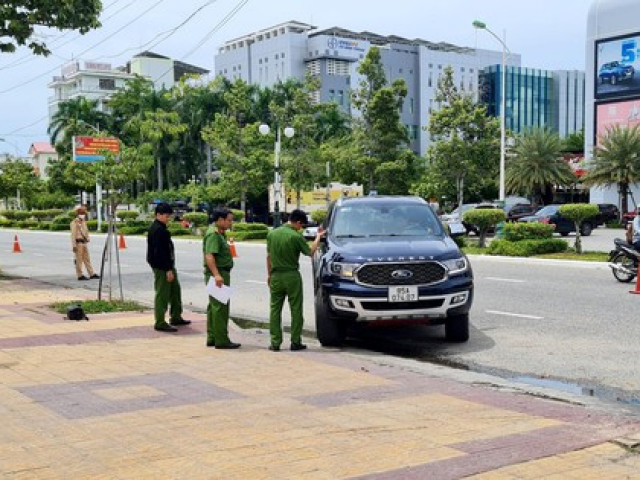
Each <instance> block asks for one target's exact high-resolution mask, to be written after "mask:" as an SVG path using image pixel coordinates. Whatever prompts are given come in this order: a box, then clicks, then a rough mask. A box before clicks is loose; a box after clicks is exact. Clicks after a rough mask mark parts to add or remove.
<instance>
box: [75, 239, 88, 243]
mask: <svg viewBox="0 0 640 480" xmlns="http://www.w3.org/2000/svg"><path fill="white" fill-rule="evenodd" d="M76 243H87V241H86V240H83V239H76Z"/></svg>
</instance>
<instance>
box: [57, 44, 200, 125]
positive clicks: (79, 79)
mask: <svg viewBox="0 0 640 480" xmlns="http://www.w3.org/2000/svg"><path fill="white" fill-rule="evenodd" d="M188 73H189V74H196V75H206V74H207V73H209V71H208V70H205V69H204V68H200V67H196V66H194V65H189V64H187V63H183V62H179V61H175V60H172V59H171V58H169V57H165V56H162V55H158V54H157V53H153V52H142V53H139V54H138V55H135V56H134V57H133V58H132V59H131V60H130V61H129V62H128V63H127V65H126V66H124V67H117V68H113V67H112V65H111V64H110V63H101V62H90V61H80V60H76V61H73V62H71V63H69V64H67V65H65V66H63V67H62V69H61V71H60V75H59V76H55V77H53V80H52V81H51V82H50V83H49V88H51V89H53V95H52V96H51V97H49V121H51V118H52V117H53V115H55V113H56V112H57V111H58V106H59V104H60V103H61V102H64V101H67V100H72V99H75V98H79V97H84V98H86V99H89V100H97V101H98V108H99V109H100V110H101V111H108V103H109V98H110V97H111V95H112V94H113V93H114V92H116V91H117V90H119V89H121V88H124V86H125V82H126V81H127V80H129V79H133V78H134V77H135V75H140V76H143V77H145V78H148V79H149V80H151V81H152V82H153V84H154V88H155V89H156V90H161V89H163V88H166V89H170V88H171V87H173V85H175V83H176V82H178V81H179V80H180V78H182V77H183V76H184V75H185V74H188Z"/></svg>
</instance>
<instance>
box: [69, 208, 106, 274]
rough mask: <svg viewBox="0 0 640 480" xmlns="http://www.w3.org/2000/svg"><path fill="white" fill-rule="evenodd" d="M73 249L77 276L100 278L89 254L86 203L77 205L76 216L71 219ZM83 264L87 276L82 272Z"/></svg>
mask: <svg viewBox="0 0 640 480" xmlns="http://www.w3.org/2000/svg"><path fill="white" fill-rule="evenodd" d="M70 229H71V250H72V251H73V253H74V254H75V256H76V276H77V277H78V280H89V279H90V278H100V276H99V275H96V273H95V272H94V271H93V267H92V266H91V257H90V256H89V247H88V245H87V244H88V243H89V241H90V240H89V229H88V228H87V208H86V207H85V206H84V205H79V206H78V207H76V218H74V219H73V220H72V221H71V224H70ZM82 265H84V266H85V268H86V269H87V274H88V275H89V276H88V277H86V276H85V275H84V274H83V273H82Z"/></svg>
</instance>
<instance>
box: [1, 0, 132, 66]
mask: <svg viewBox="0 0 640 480" xmlns="http://www.w3.org/2000/svg"><path fill="white" fill-rule="evenodd" d="M120 1H122V0H115V1H114V2H112V3H110V4H109V5H107V6H106V7H105V8H104V10H103V11H102V12H103V13H104V12H106V11H107V10H108V9H109V8H110V7H113V6H114V5H116V4H117V3H118V2H120ZM134 3H136V0H131V1H130V2H129V3H128V4H126V5H124V6H123V7H122V8H120V9H119V10H117V11H115V12H114V13H113V14H111V15H109V16H108V17H106V18H105V19H104V20H102V22H108V21H109V20H110V19H111V18H113V17H115V16H116V15H117V14H119V13H120V12H122V11H123V10H125V9H126V8H128V7H130V6H131V5H133V4H134ZM71 33H72V30H68V31H66V32H65V33H63V34H62V35H60V36H58V37H56V38H54V39H53V40H52V41H51V42H49V43H48V44H47V46H48V47H50V48H53V47H54V46H55V47H56V48H60V47H64V46H65V45H68V44H69V43H71V42H74V41H76V40H77V39H78V38H80V37H81V36H82V35H81V34H77V35H75V36H73V37H71V38H70V39H68V40H67V41H66V42H63V43H61V44H59V45H57V42H58V41H60V40H62V39H63V38H64V37H66V36H67V35H69V34H71ZM38 58H39V57H38V56H35V55H33V54H31V53H27V54H25V55H23V56H22V57H19V58H16V59H15V60H14V61H13V62H10V63H8V64H6V65H4V66H2V67H0V70H9V69H11V68H15V67H19V66H20V65H24V64H25V63H29V62H32V61H34V60H37V59H38Z"/></svg>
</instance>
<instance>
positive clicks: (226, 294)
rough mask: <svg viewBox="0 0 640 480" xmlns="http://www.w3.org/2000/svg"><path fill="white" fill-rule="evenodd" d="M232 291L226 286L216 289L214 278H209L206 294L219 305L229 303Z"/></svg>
mask: <svg viewBox="0 0 640 480" xmlns="http://www.w3.org/2000/svg"><path fill="white" fill-rule="evenodd" d="M232 293H233V290H231V287H229V286H227V285H222V286H221V287H218V286H217V285H216V280H215V278H213V277H211V278H210V279H209V283H207V294H209V295H210V296H212V297H213V298H215V299H216V300H218V301H219V302H220V303H229V300H230V299H231V294H232Z"/></svg>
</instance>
